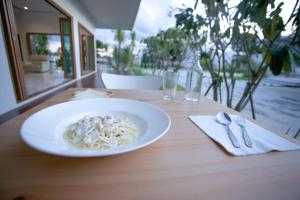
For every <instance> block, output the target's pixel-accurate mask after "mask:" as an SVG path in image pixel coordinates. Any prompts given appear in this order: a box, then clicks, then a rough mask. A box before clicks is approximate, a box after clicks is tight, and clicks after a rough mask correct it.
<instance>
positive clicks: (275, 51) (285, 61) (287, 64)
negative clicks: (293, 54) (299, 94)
mask: <svg viewBox="0 0 300 200" xmlns="http://www.w3.org/2000/svg"><path fill="white" fill-rule="evenodd" d="M268 64H269V66H270V69H271V71H272V73H273V74H274V75H279V74H280V73H281V71H282V69H284V71H285V72H290V71H291V60H290V55H289V47H288V45H286V44H284V43H279V44H274V46H273V47H272V48H271V50H270V55H269V63H268Z"/></svg>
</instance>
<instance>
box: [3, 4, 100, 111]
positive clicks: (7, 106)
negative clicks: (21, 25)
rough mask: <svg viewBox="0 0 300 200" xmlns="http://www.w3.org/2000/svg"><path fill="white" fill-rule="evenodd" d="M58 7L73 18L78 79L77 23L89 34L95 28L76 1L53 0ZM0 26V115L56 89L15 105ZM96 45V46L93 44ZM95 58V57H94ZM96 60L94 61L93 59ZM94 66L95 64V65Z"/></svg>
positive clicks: (78, 76) (93, 31)
mask: <svg viewBox="0 0 300 200" xmlns="http://www.w3.org/2000/svg"><path fill="white" fill-rule="evenodd" d="M54 2H55V3H57V4H58V5H59V6H61V7H62V8H63V9H64V10H65V11H67V12H68V13H69V14H70V15H72V16H73V34H74V50H75V63H76V77H77V78H80V77H81V73H80V49H79V36H78V22H80V23H81V24H82V25H83V26H85V27H86V28H87V29H88V30H89V31H90V32H91V33H93V34H95V30H96V28H95V27H94V25H93V22H92V21H91V20H90V19H89V18H88V17H87V16H86V12H85V11H82V10H81V9H80V8H79V6H78V5H75V4H74V3H76V1H72V0H64V1H62V0H54ZM0 22H1V25H0V58H1V59H0V115H1V114H4V113H5V112H8V111H9V110H11V109H14V108H16V107H18V106H21V105H24V104H26V103H29V102H30V101H32V100H33V99H37V98H39V97H42V96H43V95H45V94H48V93H50V92H51V91H54V90H56V89H52V90H49V91H47V92H46V93H44V94H41V95H38V96H35V97H34V98H31V99H28V100H26V101H23V102H21V103H17V101H16V96H15V91H14V88H13V82H12V77H11V74H10V66H9V63H8V57H7V51H6V46H5V42H4V36H3V30H2V21H0ZM95 45H96V44H95ZM95 58H96V55H95ZM95 60H96V59H95ZM95 62H96V61H95ZM95 64H96V63H95Z"/></svg>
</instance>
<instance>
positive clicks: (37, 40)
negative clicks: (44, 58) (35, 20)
mask: <svg viewBox="0 0 300 200" xmlns="http://www.w3.org/2000/svg"><path fill="white" fill-rule="evenodd" d="M32 37H33V38H32V40H33V44H34V50H35V54H37V55H48V54H49V49H48V36H47V35H45V34H35V35H33V36H32Z"/></svg>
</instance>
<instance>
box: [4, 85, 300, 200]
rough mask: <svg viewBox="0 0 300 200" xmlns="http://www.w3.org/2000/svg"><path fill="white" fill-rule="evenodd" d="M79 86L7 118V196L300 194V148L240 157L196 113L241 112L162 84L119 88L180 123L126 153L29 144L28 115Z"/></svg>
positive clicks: (258, 196) (286, 196)
mask: <svg viewBox="0 0 300 200" xmlns="http://www.w3.org/2000/svg"><path fill="white" fill-rule="evenodd" d="M75 90H77V89H69V90H67V91H65V92H64V93H61V94H59V95H58V96H55V97H54V98H52V99H50V100H48V101H47V102H44V103H42V104H40V105H38V106H36V107H34V108H33V109H31V110H29V111H27V112H26V113H24V114H21V115H19V116H18V117H16V118H14V119H12V120H10V121H8V122H6V123H4V124H2V125H1V126H0V136H1V139H0V199H1V200H6V199H8V200H12V199H15V198H17V197H20V198H17V199H26V200H33V199H37V200H47V199H55V200H58V199H72V200H73V199H114V200H116V199H122V200H127V199H137V200H141V199H180V200H186V199H230V200H233V199H239V200H240V199H243V200H245V199H251V200H253V199H272V200H276V199H278V200H282V199H288V200H291V199H297V200H299V199H300V151H291V152H272V153H268V154H263V155H255V156H246V157H234V156H231V155H229V154H228V153H226V152H225V150H224V149H222V148H221V147H220V146H219V145H217V144H216V143H215V142H213V141H212V140H211V139H209V138H208V136H207V135H205V134H204V133H203V132H202V131H201V130H200V129H199V128H197V127H196V126H195V125H194V124H193V123H192V122H191V121H190V120H188V118H187V117H188V116H189V115H197V114H208V115H216V113H217V112H218V111H221V110H222V111H226V112H228V113H235V111H233V110H230V109H228V108H225V107H224V106H222V105H220V104H217V103H215V102H213V101H211V100H209V99H207V98H204V97H203V98H202V99H201V101H200V103H189V102H185V101H183V97H182V96H183V94H182V93H179V94H178V96H177V100H176V101H175V102H165V101H163V100H161V96H162V93H161V92H160V91H148V92H145V91H117V90H114V91H113V93H114V97H120V98H130V99H136V100H140V101H144V102H148V103H151V104H154V105H157V106H159V107H161V108H163V109H164V110H166V111H167V113H168V114H169V115H170V116H171V119H172V126H171V129H170V130H169V132H168V133H167V135H165V136H164V137H163V138H161V139H160V140H159V141H157V142H155V143H154V144H151V145H150V146H147V147H145V148H142V149H140V150H137V151H134V152H130V153H127V154H123V155H117V156H111V157H98V158H64V157H58V156H52V155H47V154H44V153H41V152H38V151H36V150H34V149H32V148H30V147H29V146H27V145H26V144H25V143H24V142H23V141H22V140H21V137H20V135H19V130H20V126H21V124H22V122H23V121H24V120H25V119H26V118H27V117H28V116H30V115H31V114H33V113H35V112H37V111H38V110H41V109H42V108H45V107H47V106H50V105H53V104H56V103H60V102H64V101H66V100H67V99H68V98H70V97H71V95H72V94H73V93H74V91H75Z"/></svg>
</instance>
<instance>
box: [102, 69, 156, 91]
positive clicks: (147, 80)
mask: <svg viewBox="0 0 300 200" xmlns="http://www.w3.org/2000/svg"><path fill="white" fill-rule="evenodd" d="M101 78H102V81H103V84H104V86H105V87H106V88H107V89H134V90H160V89H161V87H162V78H161V77H160V76H131V75H118V74H108V73H102V74H101Z"/></svg>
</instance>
